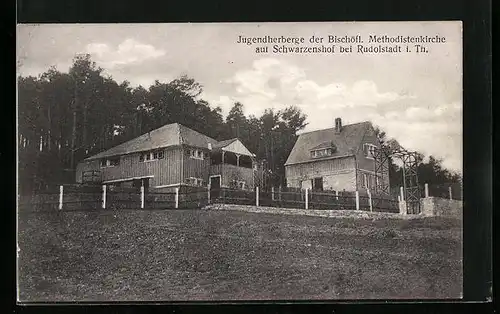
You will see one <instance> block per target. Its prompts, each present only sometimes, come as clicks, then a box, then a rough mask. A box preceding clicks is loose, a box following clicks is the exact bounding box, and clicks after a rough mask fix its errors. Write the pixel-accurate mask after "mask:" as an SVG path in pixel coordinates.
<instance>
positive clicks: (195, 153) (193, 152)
mask: <svg viewBox="0 0 500 314" xmlns="http://www.w3.org/2000/svg"><path fill="white" fill-rule="evenodd" d="M188 152H189V156H190V157H191V158H193V159H201V160H203V159H204V158H203V157H204V153H203V151H201V150H198V149H190V150H189V151H188Z"/></svg>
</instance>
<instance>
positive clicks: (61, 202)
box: [59, 185, 64, 210]
mask: <svg viewBox="0 0 500 314" xmlns="http://www.w3.org/2000/svg"><path fill="white" fill-rule="evenodd" d="M63 195H64V187H63V186H62V185H60V186H59V209H60V210H61V209H62V208H63Z"/></svg>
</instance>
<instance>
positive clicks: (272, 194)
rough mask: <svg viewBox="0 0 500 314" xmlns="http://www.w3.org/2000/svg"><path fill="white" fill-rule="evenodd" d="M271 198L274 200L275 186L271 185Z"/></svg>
mask: <svg viewBox="0 0 500 314" xmlns="http://www.w3.org/2000/svg"><path fill="white" fill-rule="evenodd" d="M271 200H273V201H274V186H272V187H271Z"/></svg>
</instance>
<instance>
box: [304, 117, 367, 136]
mask: <svg viewBox="0 0 500 314" xmlns="http://www.w3.org/2000/svg"><path fill="white" fill-rule="evenodd" d="M363 123H370V121H368V120H366V121H361V122H356V123H350V124H345V125H343V126H342V127H346V126H354V125H357V124H363ZM327 130H335V127H331V128H325V129H318V130H312V131H307V132H303V133H300V134H298V135H299V136H300V135H302V134H309V133H314V132H320V131H327Z"/></svg>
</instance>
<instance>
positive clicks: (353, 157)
mask: <svg viewBox="0 0 500 314" xmlns="http://www.w3.org/2000/svg"><path fill="white" fill-rule="evenodd" d="M16 31H17V44H16V58H17V69H16V70H17V74H16V76H17V77H16V80H17V92H16V94H17V111H16V118H17V130H16V131H17V134H16V136H17V144H16V145H17V147H16V149H17V160H16V161H17V164H16V165H17V169H16V171H17V237H16V240H17V301H18V302H19V303H23V304H24V303H25V304H29V303H38V302H115V301H122V302H137V301H151V302H153V301H154V302H162V301H210V302H211V301H280V300H286V301H288V300H314V301H318V300H334V301H335V300H433V299H447V300H460V299H462V298H463V252H462V248H463V192H462V191H463V166H462V165H463V157H462V155H463V148H462V143H463V127H462V116H463V96H462V94H463V87H462V84H463V82H462V75H463V68H462V55H463V53H462V52H463V47H462V46H463V44H462V22H460V21H434V22H428V21H426V22H300V23H299V22H297V23H292V22H287V23H270V22H267V23H158V24H156V23H148V24H18V25H17V29H16Z"/></svg>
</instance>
